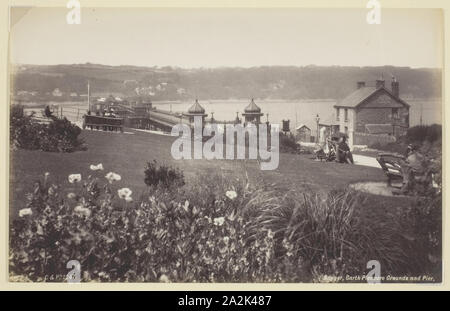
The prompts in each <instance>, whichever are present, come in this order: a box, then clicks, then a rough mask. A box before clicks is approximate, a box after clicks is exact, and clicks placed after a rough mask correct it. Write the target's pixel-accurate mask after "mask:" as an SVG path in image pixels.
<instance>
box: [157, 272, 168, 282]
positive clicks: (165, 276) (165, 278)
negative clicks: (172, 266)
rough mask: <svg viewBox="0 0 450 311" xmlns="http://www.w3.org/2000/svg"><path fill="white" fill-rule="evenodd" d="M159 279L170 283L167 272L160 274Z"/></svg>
mask: <svg viewBox="0 0 450 311" xmlns="http://www.w3.org/2000/svg"><path fill="white" fill-rule="evenodd" d="M159 281H160V282H163V283H169V282H170V280H169V278H168V277H167V275H165V274H163V275H161V276H160V278H159Z"/></svg>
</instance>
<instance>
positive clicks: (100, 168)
mask: <svg viewBox="0 0 450 311" xmlns="http://www.w3.org/2000/svg"><path fill="white" fill-rule="evenodd" d="M89 168H90V169H91V170H93V171H103V164H101V163H99V164H97V165H94V164H91V166H89Z"/></svg>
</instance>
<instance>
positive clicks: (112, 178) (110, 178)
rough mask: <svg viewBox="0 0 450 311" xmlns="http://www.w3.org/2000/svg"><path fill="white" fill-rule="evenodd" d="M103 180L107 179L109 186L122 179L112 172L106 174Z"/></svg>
mask: <svg viewBox="0 0 450 311" xmlns="http://www.w3.org/2000/svg"><path fill="white" fill-rule="evenodd" d="M105 178H106V179H108V181H109V183H110V184H112V182H113V181H118V180H121V179H122V177H120V175H119V174H116V173H113V172H109V173H108V174H106V176H105Z"/></svg>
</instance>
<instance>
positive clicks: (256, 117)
mask: <svg viewBox="0 0 450 311" xmlns="http://www.w3.org/2000/svg"><path fill="white" fill-rule="evenodd" d="M263 115H264V114H263V113H261V108H259V107H258V106H257V105H256V104H255V101H254V100H253V98H252V100H251V102H250V104H248V106H247V107H245V109H244V113H243V114H242V116H243V117H244V125H247V124H248V123H254V124H260V123H261V117H262V116H263Z"/></svg>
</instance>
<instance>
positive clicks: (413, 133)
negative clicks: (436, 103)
mask: <svg viewBox="0 0 450 311" xmlns="http://www.w3.org/2000/svg"><path fill="white" fill-rule="evenodd" d="M405 138H406V142H407V143H423V142H425V141H428V142H431V143H433V142H436V141H440V140H441V139H442V126H441V125H439V124H433V125H417V126H413V127H411V128H409V129H408V131H407V133H406V137H405Z"/></svg>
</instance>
